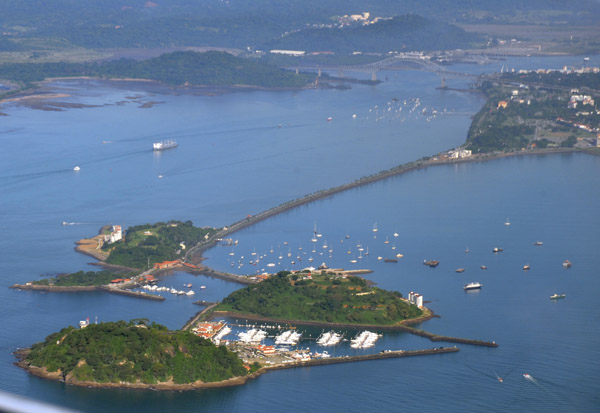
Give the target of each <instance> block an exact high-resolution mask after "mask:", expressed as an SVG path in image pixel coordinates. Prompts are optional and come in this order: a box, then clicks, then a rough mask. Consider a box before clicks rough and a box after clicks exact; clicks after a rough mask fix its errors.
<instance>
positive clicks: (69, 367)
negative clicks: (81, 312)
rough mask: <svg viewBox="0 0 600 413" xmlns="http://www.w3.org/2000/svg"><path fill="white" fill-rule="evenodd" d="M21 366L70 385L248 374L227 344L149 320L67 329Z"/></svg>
mask: <svg viewBox="0 0 600 413" xmlns="http://www.w3.org/2000/svg"><path fill="white" fill-rule="evenodd" d="M21 365H22V366H23V367H26V368H28V369H31V368H33V367H39V368H43V369H45V371H46V372H47V373H49V374H47V375H48V376H49V377H50V376H53V377H54V378H59V379H62V380H65V381H66V382H67V383H77V382H91V383H100V384H102V383H138V384H139V383H142V384H149V385H150V384H157V383H165V382H173V383H175V384H185V383H194V382H197V381H201V382H204V383H209V382H218V381H222V380H227V379H230V378H232V377H236V376H243V375H246V373H247V370H246V369H245V368H244V366H243V364H242V361H241V360H240V359H239V358H238V357H237V355H235V354H234V353H232V352H230V351H229V350H227V348H225V347H223V346H221V347H216V346H215V345H214V344H212V342H210V341H209V340H206V339H204V338H200V337H197V336H195V335H194V334H192V333H189V332H183V331H169V330H167V328H166V327H164V326H161V325H159V324H155V323H152V324H149V323H148V322H147V320H144V319H141V320H132V321H130V322H128V323H127V322H125V321H117V322H107V323H100V324H90V325H89V326H88V327H86V328H83V329H76V328H74V327H67V328H64V329H62V330H61V331H60V332H58V333H54V334H51V335H49V336H48V337H46V339H45V340H44V341H43V342H41V343H37V344H34V345H33V346H32V348H31V351H30V352H29V354H28V355H27V356H25V358H24V359H23V360H22V364H21ZM52 373H54V374H52Z"/></svg>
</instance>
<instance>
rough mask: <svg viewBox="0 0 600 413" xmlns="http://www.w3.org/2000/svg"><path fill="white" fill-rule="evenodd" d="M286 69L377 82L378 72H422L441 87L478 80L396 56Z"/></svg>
mask: <svg viewBox="0 0 600 413" xmlns="http://www.w3.org/2000/svg"><path fill="white" fill-rule="evenodd" d="M286 69H292V70H294V69H295V70H296V73H298V72H299V71H300V70H315V71H317V73H318V75H319V76H321V72H322V71H326V72H336V71H337V72H338V73H339V75H340V77H343V76H344V72H361V73H370V74H371V80H373V81H375V80H377V72H379V71H380V70H419V71H423V72H431V73H435V74H436V75H438V76H439V77H440V79H441V82H442V87H444V86H445V81H446V79H448V78H454V79H456V78H459V79H472V80H476V79H478V78H479V76H478V75H473V74H470V73H461V72H453V71H450V70H448V69H446V68H445V67H444V66H441V65H439V64H437V63H435V62H432V61H431V60H429V59H426V58H422V57H419V56H407V55H398V56H392V57H388V58H387V59H383V60H380V61H378V62H373V63H366V64H363V65H339V66H328V65H316V64H302V65H297V66H289V67H286Z"/></svg>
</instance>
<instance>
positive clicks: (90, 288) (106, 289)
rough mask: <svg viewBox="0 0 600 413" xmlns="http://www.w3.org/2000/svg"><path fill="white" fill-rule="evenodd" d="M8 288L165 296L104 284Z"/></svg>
mask: <svg viewBox="0 0 600 413" xmlns="http://www.w3.org/2000/svg"><path fill="white" fill-rule="evenodd" d="M8 288H12V289H15V290H28V291H43V292H47V293H80V292H93V291H98V292H108V293H112V294H119V295H126V296H128V297H135V298H144V299H146V300H154V301H165V297H162V296H160V295H155V294H146V293H142V292H136V291H130V290H126V289H123V288H111V287H108V286H106V285H98V286H96V285H70V286H56V285H37V284H13V285H11V286H9V287H8Z"/></svg>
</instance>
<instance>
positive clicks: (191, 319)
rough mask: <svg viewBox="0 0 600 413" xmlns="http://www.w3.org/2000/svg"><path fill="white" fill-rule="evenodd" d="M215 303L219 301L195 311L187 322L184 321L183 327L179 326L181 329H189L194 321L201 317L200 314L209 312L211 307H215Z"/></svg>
mask: <svg viewBox="0 0 600 413" xmlns="http://www.w3.org/2000/svg"><path fill="white" fill-rule="evenodd" d="M217 304H219V303H218V302H217V303H212V304H211V305H209V306H208V307H206V308H204V309H202V310H201V311H198V312H197V313H196V315H194V316H193V317H192V318H190V319H189V321H188V322H187V323H185V325H184V326H183V327H181V329H182V330H183V331H186V330H189V329H190V328H191V327H192V326H193V325H194V324H195V323H197V322H198V321H199V320H200V318H202V316H204V315H207V314H210V312H211V310H212V309H213V308H215V307H216V305H217Z"/></svg>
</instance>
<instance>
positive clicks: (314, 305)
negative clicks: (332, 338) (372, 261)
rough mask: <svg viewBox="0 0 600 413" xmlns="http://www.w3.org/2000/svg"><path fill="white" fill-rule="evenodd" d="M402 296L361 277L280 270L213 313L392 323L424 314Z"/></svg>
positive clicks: (343, 321)
mask: <svg viewBox="0 0 600 413" xmlns="http://www.w3.org/2000/svg"><path fill="white" fill-rule="evenodd" d="M401 298H402V294H400V293H399V292H396V291H394V292H392V291H386V290H382V289H380V288H376V287H372V286H369V285H368V283H367V281H366V280H364V279H363V278H359V277H355V276H348V277H344V276H341V275H338V274H336V273H334V272H328V273H327V272H325V271H322V272H318V273H313V274H309V273H308V272H303V273H294V274H291V273H289V272H286V271H282V272H279V273H278V274H276V275H273V276H271V277H269V278H268V279H267V280H265V281H263V282H261V283H259V284H256V285H251V286H249V287H247V288H242V289H240V290H237V291H234V292H233V293H231V294H230V295H229V296H227V297H225V298H224V299H223V301H222V302H221V304H219V305H218V306H217V307H216V308H215V311H232V312H237V313H242V314H245V315H256V316H261V317H268V318H274V319H285V320H289V321H311V322H323V323H341V324H365V325H394V324H397V323H398V322H400V321H403V320H406V319H410V318H416V317H419V316H421V315H422V314H423V311H422V310H421V309H419V308H418V307H416V306H414V305H411V304H409V303H408V302H406V301H405V300H402V299H401Z"/></svg>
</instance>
